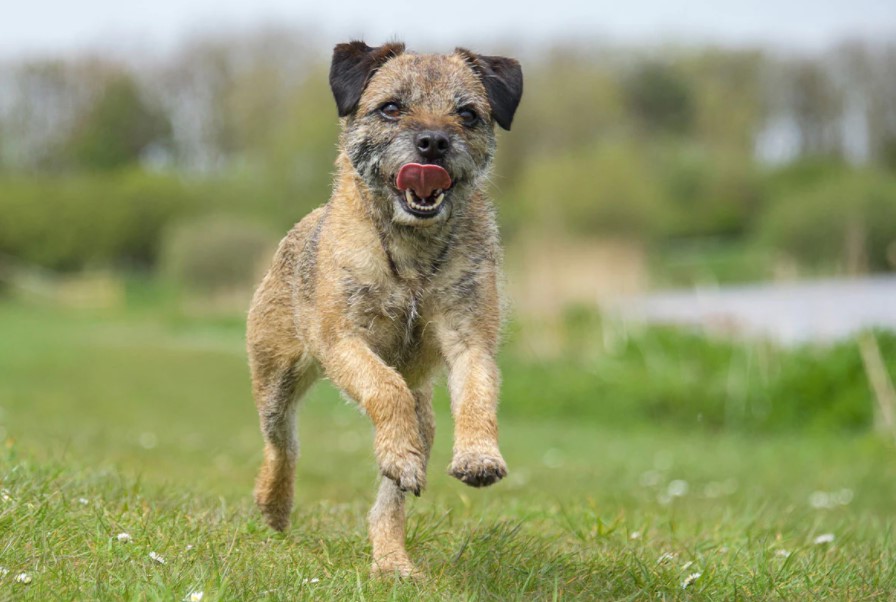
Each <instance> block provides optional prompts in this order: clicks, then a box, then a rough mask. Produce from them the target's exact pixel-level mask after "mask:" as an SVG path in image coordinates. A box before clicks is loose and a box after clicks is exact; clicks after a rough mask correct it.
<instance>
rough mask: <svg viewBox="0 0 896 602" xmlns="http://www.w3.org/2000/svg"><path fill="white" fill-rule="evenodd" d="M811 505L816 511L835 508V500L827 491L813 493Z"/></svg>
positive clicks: (810, 497) (810, 500)
mask: <svg viewBox="0 0 896 602" xmlns="http://www.w3.org/2000/svg"><path fill="white" fill-rule="evenodd" d="M809 505H810V506H812V507H813V508H815V509H816V510H824V509H827V508H831V507H833V506H834V500H833V499H832V498H831V496H830V495H829V494H828V493H827V492H826V491H813V492H812V493H811V495H809Z"/></svg>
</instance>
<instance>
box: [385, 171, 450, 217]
mask: <svg viewBox="0 0 896 602" xmlns="http://www.w3.org/2000/svg"><path fill="white" fill-rule="evenodd" d="M452 184H453V182H452V180H451V176H450V175H449V174H448V172H447V171H446V170H445V169H444V168H443V167H441V166H439V165H432V164H425V165H423V164H420V163H406V164H405V165H402V166H401V169H399V170H398V175H396V176H395V188H396V189H397V190H398V196H399V198H400V200H401V207H402V209H404V210H405V211H407V212H408V213H410V214H411V215H413V216H414V217H418V218H430V217H435V216H436V215H438V214H439V213H440V212H441V210H442V207H443V206H444V202H445V196H446V195H447V194H448V192H449V191H450V190H451V186H452Z"/></svg>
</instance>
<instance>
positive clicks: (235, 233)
mask: <svg viewBox="0 0 896 602" xmlns="http://www.w3.org/2000/svg"><path fill="white" fill-rule="evenodd" d="M276 241H277V235H276V234H275V233H273V232H272V231H271V230H270V229H269V228H266V227H264V226H261V225H259V224H257V223H252V222H251V221H247V220H246V219H245V218H237V217H232V216H226V215H212V216H203V217H199V218H194V219H190V220H187V221H183V222H178V223H177V224H175V225H174V226H173V227H172V228H170V230H169V231H168V232H167V233H166V234H165V236H164V241H163V245H162V256H161V261H160V265H159V269H160V271H161V273H162V274H163V275H164V276H166V277H167V278H168V279H170V280H171V281H172V282H173V283H175V284H177V285H178V286H179V287H180V288H182V289H184V290H187V291H193V292H200V293H221V292H233V291H246V290H251V287H252V286H253V285H255V284H257V283H258V281H259V279H260V275H261V274H262V273H263V270H262V266H263V265H266V264H267V263H268V262H269V260H270V256H271V253H272V251H273V249H274V248H275V244H276Z"/></svg>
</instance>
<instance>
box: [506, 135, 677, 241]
mask: <svg viewBox="0 0 896 602" xmlns="http://www.w3.org/2000/svg"><path fill="white" fill-rule="evenodd" d="M647 171H648V164H647V162H646V158H645V157H643V156H642V155H641V154H639V152H638V149H637V148H636V147H634V146H632V145H626V144H622V143H618V144H605V145H600V146H595V147H591V148H588V149H578V150H575V151H570V152H566V153H559V154H557V155H555V156H552V157H545V158H543V159H542V160H541V161H539V162H537V163H535V164H533V165H530V166H529V168H528V169H527V170H526V171H525V173H524V174H523V175H522V178H521V181H520V183H519V186H518V187H517V192H516V194H515V195H514V200H513V203H512V205H511V204H509V203H508V205H507V215H502V217H503V218H504V219H505V220H508V221H511V227H513V225H517V227H520V228H522V227H526V226H529V227H532V226H535V227H537V228H547V227H553V229H554V230H555V231H556V232H565V233H573V234H578V235H589V234H595V233H603V234H607V233H612V234H614V235H633V236H638V237H644V238H649V237H650V235H651V234H653V233H654V232H655V231H656V230H657V228H658V227H659V225H660V223H661V222H662V221H663V219H664V217H665V213H664V210H665V207H664V206H663V203H662V198H661V195H660V191H659V190H658V189H657V186H656V183H655V182H654V181H653V180H651V179H650V178H645V177H644V173H645V172H647ZM512 220H518V223H517V224H513V222H512ZM519 221H522V222H523V223H519Z"/></svg>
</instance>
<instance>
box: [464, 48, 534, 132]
mask: <svg viewBox="0 0 896 602" xmlns="http://www.w3.org/2000/svg"><path fill="white" fill-rule="evenodd" d="M456 52H457V54H459V55H460V56H461V57H462V58H463V59H464V60H465V61H466V62H467V64H468V65H470V67H471V68H472V69H473V71H474V72H476V75H478V76H479V79H481V80H482V84H483V85H484V86H485V92H486V93H487V94H488V102H489V104H490V105H491V107H492V115H493V116H494V118H495V121H497V122H498V125H500V126H501V127H502V128H504V129H505V130H509V129H510V124H511V123H513V115H514V113H516V108H517V106H519V104H520V99H521V98H522V97H523V70H522V69H521V68H520V64H519V61H516V60H514V59H509V58H506V57H503V56H485V55H482V54H476V53H475V52H470V51H469V50H467V49H465V48H458V49H457V50H456Z"/></svg>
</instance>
